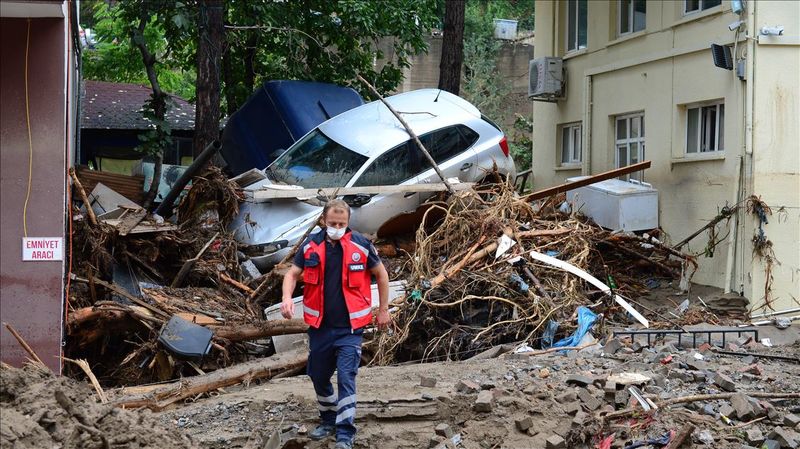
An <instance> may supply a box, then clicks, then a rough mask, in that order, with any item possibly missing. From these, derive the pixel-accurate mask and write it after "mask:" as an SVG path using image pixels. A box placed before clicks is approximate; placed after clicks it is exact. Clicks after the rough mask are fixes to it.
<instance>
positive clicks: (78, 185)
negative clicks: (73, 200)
mask: <svg viewBox="0 0 800 449" xmlns="http://www.w3.org/2000/svg"><path fill="white" fill-rule="evenodd" d="M69 176H70V178H72V184H73V185H74V186H75V188H76V189H78V195H79V196H80V197H81V201H83V205H84V206H86V216H87V217H89V223H91V224H92V226H97V217H96V216H95V215H94V210H92V203H90V202H89V197H88V196H86V190H84V188H83V184H81V181H80V179H78V175H76V174H75V167H70V168H69ZM70 207H72V206H70Z"/></svg>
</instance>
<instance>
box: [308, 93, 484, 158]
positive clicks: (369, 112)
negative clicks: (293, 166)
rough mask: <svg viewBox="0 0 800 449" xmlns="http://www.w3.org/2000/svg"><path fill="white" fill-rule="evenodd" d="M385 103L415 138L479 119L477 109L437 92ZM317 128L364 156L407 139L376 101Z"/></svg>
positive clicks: (400, 96) (389, 99) (393, 98)
mask: <svg viewBox="0 0 800 449" xmlns="http://www.w3.org/2000/svg"><path fill="white" fill-rule="evenodd" d="M437 96H438V98H437ZM434 100H435V101H434ZM386 101H387V102H388V103H389V104H390V105H392V107H393V108H394V109H395V110H396V111H397V112H399V113H400V114H401V115H402V116H403V119H404V120H405V121H406V122H407V123H408V124H409V126H410V127H411V129H412V130H413V131H414V132H415V133H416V134H417V135H422V134H425V133H427V132H429V131H433V130H436V129H439V128H443V127H445V126H448V125H453V124H458V123H465V122H467V121H471V120H475V119H476V118H480V116H481V113H480V111H479V110H478V108H476V107H475V106H473V105H472V104H470V103H469V102H468V101H466V100H464V99H463V98H460V97H458V96H456V95H453V94H451V93H450V92H447V91H444V90H439V89H419V90H414V91H411V92H406V93H402V94H397V95H393V96H391V97H387V98H386ZM319 129H320V131H322V132H323V133H324V134H325V135H326V136H328V137H329V138H331V139H333V140H334V141H336V142H338V143H339V144H341V145H344V146H345V147H347V148H349V149H351V150H353V151H355V152H357V153H361V154H363V155H364V156H367V157H373V156H377V155H379V154H381V153H383V152H384V151H385V150H387V149H389V148H393V147H395V146H397V145H399V144H401V143H403V142H405V141H406V140H408V139H409V136H408V133H407V132H406V130H405V128H404V127H403V125H402V124H401V123H400V121H399V120H397V118H396V117H395V116H394V115H393V114H392V113H391V111H389V109H388V108H387V107H386V106H385V105H384V104H383V103H382V102H381V101H380V100H377V101H373V102H371V103H367V104H365V105H362V106H359V107H356V108H354V109H351V110H349V111H345V112H343V113H341V114H339V115H337V116H336V117H333V118H331V119H330V120H327V121H326V122H324V123H322V124H320V125H319Z"/></svg>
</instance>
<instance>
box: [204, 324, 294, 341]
mask: <svg viewBox="0 0 800 449" xmlns="http://www.w3.org/2000/svg"><path fill="white" fill-rule="evenodd" d="M307 330H308V324H306V323H305V322H304V321H303V320H300V319H293V320H280V321H266V322H264V323H261V324H257V325H247V326H236V327H221V328H218V329H214V336H216V337H218V338H224V339H225V340H229V341H248V340H258V339H260V338H266V337H274V336H276V335H290V334H302V333H304V332H306V331H307Z"/></svg>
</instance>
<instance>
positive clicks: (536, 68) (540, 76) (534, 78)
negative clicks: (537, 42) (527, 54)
mask: <svg viewBox="0 0 800 449" xmlns="http://www.w3.org/2000/svg"><path fill="white" fill-rule="evenodd" d="M564 83H565V81H564V62H563V60H562V59H561V58H555V57H545V58H536V59H534V60H532V61H531V64H530V68H529V71H528V98H533V99H534V100H540V101H556V100H559V99H563V98H564V87H565V86H564Z"/></svg>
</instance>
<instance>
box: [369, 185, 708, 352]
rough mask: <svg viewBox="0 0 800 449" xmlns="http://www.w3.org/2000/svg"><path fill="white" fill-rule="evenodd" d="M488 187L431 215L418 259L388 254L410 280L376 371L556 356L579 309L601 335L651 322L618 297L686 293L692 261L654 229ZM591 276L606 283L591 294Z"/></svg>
mask: <svg viewBox="0 0 800 449" xmlns="http://www.w3.org/2000/svg"><path fill="white" fill-rule="evenodd" d="M492 188H493V190H492V191H480V190H479V191H474V190H473V191H466V192H460V193H457V194H456V195H454V196H452V197H450V198H449V199H448V200H447V201H446V202H440V203H435V204H432V205H428V206H427V210H426V211H425V213H424V215H423V218H422V223H421V226H420V227H419V230H418V231H417V234H416V239H415V244H414V245H413V246H414V248H413V251H411V252H408V251H402V250H401V251H391V248H390V251H389V252H393V253H396V254H397V256H396V257H399V258H400V260H392V261H390V263H389V265H390V272H391V274H392V275H394V276H401V277H404V278H405V279H407V281H408V285H409V286H410V287H409V288H410V291H409V292H408V294H407V295H406V296H405V298H404V301H403V303H402V304H396V306H397V307H398V309H399V310H398V312H397V313H396V317H395V323H396V326H397V329H396V332H394V333H392V334H383V335H380V336H379V337H378V338H377V339H376V340H375V341H374V342H373V344H372V345H367V347H368V348H370V349H371V350H372V353H373V354H374V358H373V359H372V363H374V364H391V363H397V362H406V361H412V360H416V361H435V360H445V359H446V360H461V359H466V358H469V357H471V356H473V355H475V354H477V353H479V352H481V351H483V350H486V349H488V348H491V347H493V346H496V345H500V344H504V343H512V342H526V343H527V344H529V345H532V346H535V347H549V346H551V345H552V344H553V342H554V341H555V340H554V338H555V337H559V336H565V335H568V334H570V333H571V332H572V331H574V330H575V327H576V325H575V316H576V313H577V310H578V307H579V306H586V307H588V308H590V309H592V311H593V312H590V313H593V314H596V315H598V320H599V321H601V322H602V324H603V325H604V324H608V323H612V322H613V323H615V324H623V325H629V324H631V323H635V321H637V320H638V321H639V322H643V321H642V320H644V318H643V317H642V316H641V315H640V314H638V312H637V311H636V310H635V307H632V306H631V305H630V304H629V300H628V301H626V300H624V299H622V298H624V297H637V296H638V295H639V294H640V293H644V292H646V291H647V290H648V288H649V287H648V285H647V282H653V281H654V280H665V281H667V282H669V281H681V282H683V283H688V279H689V278H690V277H691V274H692V273H693V270H694V269H695V268H696V263H695V261H694V259H693V257H691V256H689V255H686V254H683V253H680V252H678V251H675V250H673V249H671V248H669V247H668V246H666V245H664V244H663V243H661V242H660V241H659V240H658V235H657V234H656V233H655V232H657V230H656V231H655V232H653V233H651V234H645V235H644V236H638V235H635V234H630V233H614V232H610V231H607V230H605V229H603V228H601V227H599V226H597V225H595V224H593V223H592V222H591V221H590V220H588V219H586V218H584V217H580V216H579V215H577V214H568V213H565V212H562V211H560V210H559V209H558V208H557V207H556V206H557V205H559V204H561V203H562V202H563V195H560V197H559V196H555V197H550V198H548V199H547V200H545V201H544V203H542V204H538V205H537V204H531V203H529V202H527V201H526V200H525V199H524V198H523V197H520V196H519V195H517V194H516V193H515V192H514V191H513V190H512V189H510V188H509V187H508V186H504V185H500V186H496V185H495V186H493V187H492ZM405 246H406V247H407V246H408V245H405ZM385 247H386V245H385V244H383V245H381V244H379V245H378V248H379V251H381V249H382V248H385ZM576 269H577V270H576ZM581 272H582V273H581ZM576 274H578V275H576ZM589 274H591V275H589ZM586 276H588V278H592V277H594V276H596V277H597V278H600V279H602V281H600V280H599V279H596V278H595V280H594V285H592V283H591V282H587V279H588V278H587V277H586ZM606 285H607V286H608V287H606ZM598 286H599V287H600V288H598ZM609 287H610V288H609ZM615 298H619V299H621V301H619V300H618V301H616V302H615ZM622 304H627V305H622ZM628 314H634V315H638V316H639V318H637V319H636V320H633V321H632V320H631V319H628V318H627V316H626V315H628ZM643 323H645V325H647V323H646V320H645V321H644V322H643ZM654 324H655V323H654ZM579 339H580V337H579V338H578V340H579ZM574 343H575V344H578V343H579V341H575V342H574Z"/></svg>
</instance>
